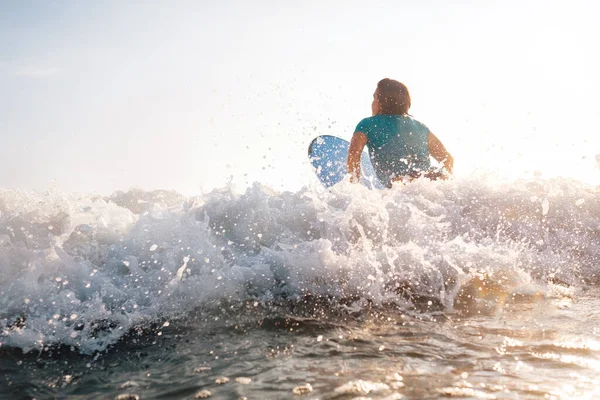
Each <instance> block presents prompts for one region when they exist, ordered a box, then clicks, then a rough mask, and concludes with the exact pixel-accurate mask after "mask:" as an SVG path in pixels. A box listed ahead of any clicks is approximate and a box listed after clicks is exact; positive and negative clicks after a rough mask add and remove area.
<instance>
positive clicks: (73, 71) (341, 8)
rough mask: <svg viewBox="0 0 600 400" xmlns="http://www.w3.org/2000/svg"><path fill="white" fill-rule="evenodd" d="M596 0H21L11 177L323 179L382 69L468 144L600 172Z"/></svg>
mask: <svg viewBox="0 0 600 400" xmlns="http://www.w3.org/2000/svg"><path fill="white" fill-rule="evenodd" d="M599 8H600V6H598V5H596V3H595V1H591V0H590V1H582V0H579V1H578V0H569V1H537V0H519V1H515V0H504V1H494V0H479V1H475V0H473V1H443V0H390V1H368V2H367V1H353V0H348V1H336V0H329V1H328V0H323V1H270V0H255V1H251V2H250V1H242V0H222V1H201V0H198V1H178V0H174V1H168V2H167V1H128V2H123V1H108V0H107V1H101V2H82V1H67V0H64V1H60V0H56V1H52V2H50V1H41V0H40V1H27V0H25V1H6V2H2V4H0V93H1V95H0V139H1V142H0V143H1V145H0V188H18V189H23V190H38V191H43V190H47V189H50V188H59V189H61V190H64V191H77V192H97V193H102V194H108V193H111V192H112V191H114V190H127V189H129V188H131V187H136V188H142V189H146V190H151V189H174V190H178V191H180V192H182V193H186V194H190V195H193V194H199V193H201V192H203V191H209V190H211V189H212V188H215V187H220V186H223V185H225V184H226V183H227V182H229V181H232V182H233V183H234V185H235V186H236V187H237V188H238V189H240V190H243V189H244V188H245V187H247V186H248V185H251V184H252V183H253V182H262V183H264V184H267V185H269V186H271V187H273V188H275V189H277V190H282V189H285V190H296V189H298V188H299V187H301V186H302V185H306V184H311V183H314V182H316V178H315V176H314V174H313V172H312V171H311V168H310V166H309V163H308V160H307V157H306V150H307V147H308V144H309V143H310V141H311V140H312V139H313V138H314V137H315V136H317V135H320V134H332V135H336V136H340V137H343V138H346V139H350V138H351V136H352V133H353V131H354V127H355V126H356V124H357V123H358V122H359V121H360V120H361V119H362V118H364V117H367V116H369V115H370V105H371V101H372V94H373V91H374V89H375V86H376V84H377V82H378V81H379V80H380V79H382V78H384V77H389V78H393V79H397V80H400V81H401V82H403V83H405V84H406V85H407V86H408V88H409V90H410V92H411V97H412V104H413V106H412V108H411V114H412V115H413V116H414V117H415V118H416V119H418V120H419V121H421V122H423V123H425V124H426V125H427V126H428V127H429V128H430V129H431V130H432V132H434V133H435V134H436V136H438V138H440V140H441V141H442V142H443V143H444V144H445V145H446V147H447V148H448V150H449V151H450V152H451V153H452V154H453V156H454V158H455V173H456V175H457V176H468V175H469V174H473V173H474V172H477V171H481V170H484V171H491V172H493V173H495V174H498V175H499V176H504V177H508V178H510V179H513V178H517V177H527V176H532V174H534V173H535V174H540V173H541V174H542V176H546V177H553V176H567V177H572V178H576V179H579V180H582V181H584V182H586V183H591V184H596V185H597V184H599V182H600V169H599V167H598V165H597V163H596V160H595V156H596V155H597V154H600V134H599V133H600V100H599V99H600V97H599V93H600V74H598V72H597V71H600V54H599V52H598V51H597V47H598V45H597V40H598V38H600V27H599V25H598V24H597V23H596V20H595V19H596V16H597V15H599V13H598V11H599Z"/></svg>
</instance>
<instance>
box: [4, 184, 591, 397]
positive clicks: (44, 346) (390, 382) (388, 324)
mask: <svg viewBox="0 0 600 400" xmlns="http://www.w3.org/2000/svg"><path fill="white" fill-rule="evenodd" d="M0 398H3V399H4V398H6V399H33V398H35V399H50V398H64V399H67V398H68V399H117V398H119V399H126V398H130V399H135V398H140V399H171V398H173V399H177V398H182V399H192V398H211V399H240V398H247V399H289V398H298V399H367V398H370V399H402V398H408V399H437V398H455V399H537V398H539V399H565V398H569V399H571V398H587V399H595V398H600V190H599V189H598V188H597V187H593V186H589V185H585V184H583V183H580V182H577V181H574V180H571V179H560V178H557V179H542V178H535V179H530V180H519V181H506V180H499V179H498V178H495V177H490V176H485V175H474V176H471V177H468V178H461V179H455V180H451V181H446V182H429V181H425V180H423V181H421V180H419V181H416V182H414V183H411V184H410V185H408V186H407V187H405V188H402V189H400V188H396V189H392V190H385V191H370V190H367V189H366V188H364V187H362V186H359V185H350V184H348V183H347V182H342V183H341V184H339V185H337V186H336V187H334V188H332V189H330V190H327V189H324V188H322V187H320V186H317V185H315V186H312V187H305V188H302V189H300V190H298V191H297V192H278V191H274V190H272V189H270V188H269V187H266V186H264V185H261V184H259V183H256V184H254V185H253V186H252V187H251V188H249V189H248V190H246V191H245V192H244V193H237V192H236V191H235V190H234V189H233V188H231V187H224V188H222V189H218V190H214V191H213V192H211V193H207V194H205V195H203V196H199V197H193V198H189V197H185V196H182V195H180V194H178V193H175V192H169V191H153V192H144V191H141V190H131V191H128V192H117V193H114V194H113V195H111V196H100V195H89V194H74V193H64V192H60V191H50V192H45V193H31V192H20V191H14V190H0Z"/></svg>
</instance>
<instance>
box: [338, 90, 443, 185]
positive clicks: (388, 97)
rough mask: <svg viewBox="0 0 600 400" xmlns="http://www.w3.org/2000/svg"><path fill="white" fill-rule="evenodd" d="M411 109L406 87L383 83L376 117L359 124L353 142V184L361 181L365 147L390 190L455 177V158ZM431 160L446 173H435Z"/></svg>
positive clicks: (376, 102)
mask: <svg viewBox="0 0 600 400" xmlns="http://www.w3.org/2000/svg"><path fill="white" fill-rule="evenodd" d="M409 108H410V94H409V93H408V89H407V88H406V86H405V85H404V84H402V83H400V82H398V81H395V80H393V79H388V78H386V79H382V80H381V81H379V83H378V84H377V89H375V93H373V104H372V105H371V109H372V112H373V116H372V117H368V118H365V119H363V120H362V121H360V122H359V124H358V125H357V126H356V129H355V130H354V135H353V136H352V140H351V142H350V150H349V151H348V173H349V174H350V181H351V182H359V181H360V179H359V177H360V155H361V154H362V151H363V149H364V147H365V145H366V146H367V147H368V148H369V156H370V157H371V163H372V164H373V167H374V168H375V173H376V174H377V178H378V179H379V180H380V181H381V182H382V183H383V184H384V185H385V186H387V187H390V188H391V187H392V183H394V182H410V181H411V180H413V179H416V178H418V177H420V176H425V177H427V178H429V179H432V180H435V179H446V177H447V174H448V173H449V174H452V171H453V168H454V158H453V157H452V156H451V155H450V153H449V152H448V151H447V150H446V148H445V147H444V145H443V144H442V142H440V140H439V139H438V138H437V137H436V136H435V135H434V134H433V133H431V131H430V130H429V128H427V127H426V126H425V125H423V124H422V123H421V122H419V121H417V120H415V119H414V118H413V117H412V116H410V115H409V114H408V109H409ZM429 156H432V157H433V158H434V159H435V160H437V161H438V162H439V163H440V164H441V166H442V167H443V170H437V169H433V168H432V166H431V163H430V160H429ZM444 170H445V172H444Z"/></svg>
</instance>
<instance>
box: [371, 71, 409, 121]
mask: <svg viewBox="0 0 600 400" xmlns="http://www.w3.org/2000/svg"><path fill="white" fill-rule="evenodd" d="M409 108H410V94H409V93H408V89H407V88H406V86H404V84H402V83H400V82H398V81H395V80H393V79H389V78H385V79H382V80H380V81H379V83H378V84H377V89H375V93H373V105H372V106H371V109H372V111H373V115H406V114H408V109H409Z"/></svg>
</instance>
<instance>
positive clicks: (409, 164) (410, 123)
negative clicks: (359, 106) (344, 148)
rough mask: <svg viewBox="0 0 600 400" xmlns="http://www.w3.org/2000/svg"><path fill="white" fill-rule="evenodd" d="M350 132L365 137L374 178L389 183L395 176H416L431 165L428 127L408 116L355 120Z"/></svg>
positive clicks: (386, 184)
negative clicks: (355, 122) (356, 122)
mask: <svg viewBox="0 0 600 400" xmlns="http://www.w3.org/2000/svg"><path fill="white" fill-rule="evenodd" d="M354 132H355V133H356V132H362V133H364V134H365V136H366V137H367V147H368V148H369V155H370V156H371V163H372V164H373V167H374V168H375V173H376V174H377V178H378V179H379V180H380V181H381V183H383V184H384V185H385V186H390V185H391V182H392V180H393V179H394V178H396V177H401V176H405V175H413V176H414V175H420V174H421V173H423V172H426V171H428V170H429V169H430V167H431V162H430V160H429V145H428V144H427V136H428V135H429V128H427V127H426V126H425V125H423V124H422V123H420V122H419V121H417V120H415V119H413V118H412V117H410V116H408V115H375V116H373V117H369V118H365V119H363V120H362V121H360V122H359V124H358V125H357V126H356V129H355V130H354Z"/></svg>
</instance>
